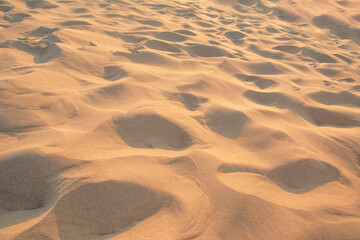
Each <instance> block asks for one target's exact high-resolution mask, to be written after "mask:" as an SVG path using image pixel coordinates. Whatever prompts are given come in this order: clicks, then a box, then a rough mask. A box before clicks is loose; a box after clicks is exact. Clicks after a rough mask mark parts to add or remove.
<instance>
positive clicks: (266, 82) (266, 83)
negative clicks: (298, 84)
mask: <svg viewBox="0 0 360 240" xmlns="http://www.w3.org/2000/svg"><path fill="white" fill-rule="evenodd" d="M235 77H237V78H238V79H239V80H241V81H243V82H246V83H254V84H255V85H256V86H257V87H258V88H260V89H266V88H269V87H271V86H273V85H274V84H276V83H275V81H273V80H271V79H266V78H262V77H259V76H255V75H245V74H235Z"/></svg>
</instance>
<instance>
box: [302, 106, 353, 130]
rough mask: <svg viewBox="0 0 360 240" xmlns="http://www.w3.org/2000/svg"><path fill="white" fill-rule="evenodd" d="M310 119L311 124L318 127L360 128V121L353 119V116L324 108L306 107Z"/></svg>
mask: <svg viewBox="0 0 360 240" xmlns="http://www.w3.org/2000/svg"><path fill="white" fill-rule="evenodd" d="M304 111H305V113H306V114H307V116H305V118H308V119H309V120H310V121H311V122H313V123H315V124H316V125H318V126H336V127H356V126H359V121H358V120H356V119H353V118H352V117H351V116H347V115H345V114H342V113H339V112H335V111H330V110H327V109H323V108H315V107H304Z"/></svg>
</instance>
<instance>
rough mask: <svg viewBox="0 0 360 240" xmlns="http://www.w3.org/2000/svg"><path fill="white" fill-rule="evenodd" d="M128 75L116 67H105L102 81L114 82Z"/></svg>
mask: <svg viewBox="0 0 360 240" xmlns="http://www.w3.org/2000/svg"><path fill="white" fill-rule="evenodd" d="M128 74H129V73H128V72H126V71H125V70H124V69H122V68H120V67H118V66H105V67H104V79H106V80H109V81H116V80H120V79H122V78H124V77H126V76H127V75H128Z"/></svg>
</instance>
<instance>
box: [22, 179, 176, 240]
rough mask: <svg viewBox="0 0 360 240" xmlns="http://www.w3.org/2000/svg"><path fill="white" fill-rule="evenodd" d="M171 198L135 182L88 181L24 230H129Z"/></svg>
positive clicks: (71, 233) (91, 233) (77, 234)
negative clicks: (54, 225) (54, 227)
mask: <svg viewBox="0 0 360 240" xmlns="http://www.w3.org/2000/svg"><path fill="white" fill-rule="evenodd" d="M168 201H169V199H168V198H166V197H164V196H161V195H159V194H157V193H155V192H153V191H152V190H150V189H147V188H145V187H143V186H141V185H137V184H134V183H127V182H114V181H106V182H98V183H87V184H85V185H82V186H80V187H78V188H76V189H75V190H73V191H71V192H69V193H68V194H66V195H65V196H64V197H62V198H61V199H60V200H59V201H58V202H57V203H56V205H55V206H54V208H53V210H52V211H51V212H50V213H49V214H48V216H46V217H45V218H44V219H43V220H41V222H40V223H39V224H37V225H35V226H34V227H33V228H32V229H30V230H29V231H27V232H25V233H23V234H22V238H27V237H30V238H33V237H34V236H37V237H40V236H46V235H47V234H49V235H50V236H51V235H52V233H51V230H53V231H58V232H59V236H60V238H66V239H76V238H82V237H84V236H87V237H90V238H93V237H97V236H104V235H108V234H113V233H116V232H122V231H126V230H128V229H129V228H131V227H132V226H134V225H136V224H137V223H139V222H140V221H143V220H145V219H146V218H148V217H150V216H152V215H154V214H156V213H157V212H158V211H159V210H160V209H161V208H162V207H163V206H164V205H166V204H168ZM53 221H56V227H57V229H56V230H55V229H46V231H45V232H41V228H42V226H43V225H50V226H51V225H52V222H53ZM37 229H39V230H40V232H39V233H37Z"/></svg>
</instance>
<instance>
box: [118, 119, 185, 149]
mask: <svg viewBox="0 0 360 240" xmlns="http://www.w3.org/2000/svg"><path fill="white" fill-rule="evenodd" d="M114 124H115V125H116V131H117V132H118V134H119V135H120V137H121V138H122V139H123V140H124V142H125V143H126V144H128V145H129V146H131V147H135V148H161V149H166V150H181V149H185V148H188V147H190V146H191V145H192V140H191V137H190V136H189V135H188V134H187V132H186V131H185V130H184V129H182V128H181V127H179V126H178V125H176V124H174V123H172V122H170V121H169V120H167V119H165V118H162V117H160V116H158V115H155V114H141V115H135V116H132V117H128V118H121V119H118V120H115V121H114Z"/></svg>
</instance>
